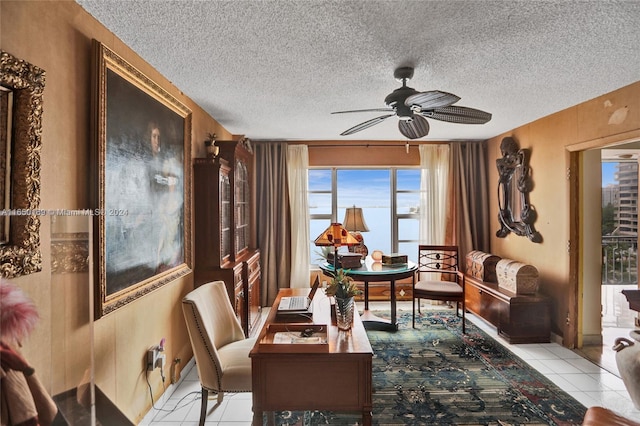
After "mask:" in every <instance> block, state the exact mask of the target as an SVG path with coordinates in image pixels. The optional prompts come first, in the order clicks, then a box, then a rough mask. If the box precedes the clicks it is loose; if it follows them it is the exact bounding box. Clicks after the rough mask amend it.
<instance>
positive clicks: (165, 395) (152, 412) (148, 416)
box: [139, 357, 196, 426]
mask: <svg viewBox="0 0 640 426" xmlns="http://www.w3.org/2000/svg"><path fill="white" fill-rule="evenodd" d="M195 366H196V360H195V358H194V357H191V359H190V360H189V361H188V362H187V363H186V364H184V367H183V368H182V370H181V372H180V379H179V380H178V381H177V382H176V383H172V384H170V385H169V386H167V388H166V389H165V391H164V393H163V394H162V395H160V398H158V399H157V400H156V401H154V405H155V406H156V407H157V408H162V406H164V404H165V403H166V402H167V400H168V399H169V398H171V395H173V393H174V392H175V391H176V389H178V387H179V386H180V384H182V382H183V381H184V378H185V377H186V376H187V374H189V372H190V371H191V369H192V368H195ZM157 413H158V410H156V409H154V408H153V407H151V408H150V409H149V411H148V412H147V414H145V416H144V417H143V418H142V420H141V421H140V423H139V425H141V426H143V425H150V424H151V421H152V420H153V418H154V417H155V415H156V414H157Z"/></svg>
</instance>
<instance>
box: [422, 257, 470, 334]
mask: <svg viewBox="0 0 640 426" xmlns="http://www.w3.org/2000/svg"><path fill="white" fill-rule="evenodd" d="M417 273H418V280H417V282H416V283H415V284H414V285H413V301H412V304H413V317H412V325H413V327H414V328H415V326H416V299H418V313H421V312H420V299H429V300H442V301H445V302H456V315H459V314H458V310H459V308H460V304H462V333H463V334H464V333H465V332H466V331H465V317H464V312H465V307H464V273H462V272H461V271H460V270H459V268H458V247H457V246H434V245H419V246H418V272H417Z"/></svg>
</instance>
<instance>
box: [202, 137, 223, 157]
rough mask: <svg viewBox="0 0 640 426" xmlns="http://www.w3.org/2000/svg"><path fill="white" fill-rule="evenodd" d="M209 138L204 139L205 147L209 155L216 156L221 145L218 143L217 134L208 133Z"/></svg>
mask: <svg viewBox="0 0 640 426" xmlns="http://www.w3.org/2000/svg"><path fill="white" fill-rule="evenodd" d="M207 136H208V137H209V138H208V139H207V140H205V141H204V146H205V149H206V150H207V155H209V156H211V157H216V156H217V155H218V149H219V147H218V146H217V145H216V134H215V133H209V134H208V135H207Z"/></svg>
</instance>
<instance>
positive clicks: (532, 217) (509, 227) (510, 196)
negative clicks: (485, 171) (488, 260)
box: [496, 137, 542, 243]
mask: <svg viewBox="0 0 640 426" xmlns="http://www.w3.org/2000/svg"><path fill="white" fill-rule="evenodd" d="M500 151H501V153H502V158H499V159H497V160H496V166H497V167H498V207H499V209H500V211H499V213H498V219H499V220H500V229H499V230H498V232H496V236H497V237H499V238H505V237H506V236H507V235H509V233H511V232H513V233H514V234H516V235H520V236H524V237H527V238H529V239H530V240H531V241H533V242H534V243H540V242H542V235H540V233H539V232H537V231H536V230H535V229H534V226H533V223H534V222H535V221H536V218H537V214H536V211H535V209H534V208H533V206H531V204H529V192H530V191H531V189H532V187H533V184H532V181H531V178H530V170H529V150H527V149H520V148H519V146H518V143H517V142H516V141H515V139H513V138H511V137H506V138H504V139H502V142H501V143H500Z"/></svg>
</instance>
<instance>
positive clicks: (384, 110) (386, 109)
mask: <svg viewBox="0 0 640 426" xmlns="http://www.w3.org/2000/svg"><path fill="white" fill-rule="evenodd" d="M372 111H379V112H393V111H394V110H393V108H372V109H354V110H351V111H334V112H332V113H331V114H347V113H350V112H372Z"/></svg>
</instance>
